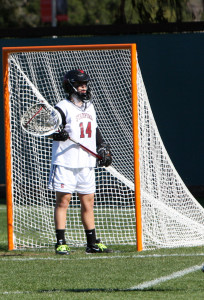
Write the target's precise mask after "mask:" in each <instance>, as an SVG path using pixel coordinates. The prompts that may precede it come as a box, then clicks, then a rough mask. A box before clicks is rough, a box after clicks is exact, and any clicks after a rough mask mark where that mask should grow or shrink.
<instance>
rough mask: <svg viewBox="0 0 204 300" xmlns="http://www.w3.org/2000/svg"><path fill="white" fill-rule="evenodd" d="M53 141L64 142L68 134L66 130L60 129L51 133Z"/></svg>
mask: <svg viewBox="0 0 204 300" xmlns="http://www.w3.org/2000/svg"><path fill="white" fill-rule="evenodd" d="M52 137H53V141H59V142H64V141H66V140H68V138H69V134H68V132H67V131H66V130H64V129H62V130H61V131H60V132H55V133H53V136H52Z"/></svg>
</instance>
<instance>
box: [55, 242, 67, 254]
mask: <svg viewBox="0 0 204 300" xmlns="http://www.w3.org/2000/svg"><path fill="white" fill-rule="evenodd" d="M55 253H56V254H60V255H69V254H70V248H69V247H68V246H67V245H58V244H56V245H55Z"/></svg>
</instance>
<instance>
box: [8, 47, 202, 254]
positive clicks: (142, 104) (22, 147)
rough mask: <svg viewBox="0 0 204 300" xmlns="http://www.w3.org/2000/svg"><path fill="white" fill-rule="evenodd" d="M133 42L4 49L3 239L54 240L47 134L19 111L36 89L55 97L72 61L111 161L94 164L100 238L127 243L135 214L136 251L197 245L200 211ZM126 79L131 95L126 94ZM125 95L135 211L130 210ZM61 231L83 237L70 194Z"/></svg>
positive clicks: (20, 244)
mask: <svg viewBox="0 0 204 300" xmlns="http://www.w3.org/2000/svg"><path fill="white" fill-rule="evenodd" d="M132 49H133V48H132V47H131V45H130V46H127V45H124V46H123V45H118V46H117V45H114V46H113V45H109V46H108V45H106V47H103V46H100V45H98V46H97V45H96V46H95V47H94V46H93V47H90V46H89V47H88V46H84V47H79V46H75V47H74V46H72V47H69V46H67V47H63V48H61V47H60V46H58V47H45V48H43V47H28V48H22V49H15V48H13V49H12V48H10V49H4V51H3V55H4V79H5V80H4V86H5V131H6V128H7V127H8V128H9V138H8V137H7V139H6V149H7V150H6V153H7V154H8V153H10V157H11V158H9V155H7V169H9V168H10V171H8V173H7V191H10V194H9V195H11V197H10V198H11V199H7V201H8V204H9V205H8V210H9V211H10V212H9V211H8V216H10V219H9V220H10V221H9V222H10V223H9V226H10V227H11V228H12V229H11V230H10V242H9V243H10V248H15V249H22V248H41V247H49V246H52V247H53V245H54V244H55V242H56V238H55V228H54V206H55V201H56V200H55V193H54V192H52V191H50V190H48V177H49V171H50V163H51V145H52V141H51V140H50V139H48V138H46V137H34V136H31V135H29V134H27V133H25V132H24V131H23V130H22V128H21V126H20V119H21V116H22V115H23V114H24V113H25V112H26V111H27V109H28V108H29V107H31V106H32V105H34V104H36V103H38V102H39V101H40V99H42V98H45V99H46V100H47V101H48V102H49V104H51V105H52V106H54V105H55V104H56V103H58V102H59V101H60V100H62V99H64V98H65V94H64V91H63V89H62V79H63V76H64V74H65V73H66V72H67V71H69V70H71V69H76V68H80V69H84V70H85V71H86V72H87V73H88V74H89V75H90V77H91V88H92V91H93V98H94V106H95V109H96V113H97V121H98V126H99V128H100V130H101V132H102V134H103V136H104V140H105V141H106V142H109V143H110V144H111V147H112V152H113V163H112V166H111V167H108V168H96V169H95V173H96V195H95V208H94V212H95V223H96V232H97V237H100V239H101V240H102V242H103V243H105V244H112V245H113V244H136V243H137V238H136V236H137V237H138V234H136V221H137V223H139V222H141V224H140V225H141V232H140V238H141V240H142V249H144V250H146V249H152V248H158V247H159V248H161V247H168V248H169V247H181V246H197V245H203V244H204V210H203V208H202V206H201V205H200V204H199V203H198V202H197V201H196V200H195V199H194V197H193V196H192V195H191V194H190V193H189V191H188V189H187V188H186V186H185V185H184V183H183V182H182V180H181V178H180V177H179V175H178V173H177V172H176V170H175V168H174V166H173V164H172V162H171V160H170V158H169V156H168V154H167V152H166V150H165V147H164V145H163V143H162V140H161V137H160V135H159V132H158V129H157V126H156V123H155V121H154V117H153V114H152V111H151V108H150V104H149V101H148V97H147V94H146V91H145V86H144V83H143V80H142V76H141V72H140V68H139V64H138V62H137V60H136V52H135V57H134V55H133V52H132V51H133V50H132ZM134 70H135V72H136V74H137V76H136V79H135V81H134V77H133V76H132V73H133V72H134ZM7 71H8V72H7ZM134 87H136V88H137V97H136V98H133V97H132V94H133V88H134ZM134 101H137V103H136V106H137V114H136V115H137V116H138V120H137V129H138V132H139V134H138V139H139V145H138V146H139V148H138V149H139V150H138V151H139V182H140V187H139V194H140V197H139V199H138V202H137V203H138V206H139V204H141V220H136V214H135V211H136V207H135V203H136V202H135V184H134V183H135V168H134V166H135V164H134V159H135V155H134V153H135V151H137V149H136V147H137V145H136V144H135V143H134V142H133V141H134V135H135V134H137V132H136V133H135V132H134V130H133V122H134V120H133V118H132V116H133V105H132V103H133V102H134ZM138 209H139V208H138ZM11 223H12V224H11ZM11 234H12V237H11ZM66 240H67V243H68V244H69V245H75V246H80V245H84V244H85V243H86V238H85V234H84V229H83V226H82V223H81V218H80V202H79V199H78V197H77V195H76V194H73V196H72V201H71V204H70V207H69V210H68V213H67V227H66ZM11 245H12V246H11Z"/></svg>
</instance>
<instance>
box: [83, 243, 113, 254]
mask: <svg viewBox="0 0 204 300" xmlns="http://www.w3.org/2000/svg"><path fill="white" fill-rule="evenodd" d="M96 242H97V241H96ZM112 252H113V250H112V249H109V248H107V247H106V246H105V245H103V244H101V243H96V244H95V245H87V247H86V253H87V254H91V253H112Z"/></svg>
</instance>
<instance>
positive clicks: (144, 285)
mask: <svg viewBox="0 0 204 300" xmlns="http://www.w3.org/2000/svg"><path fill="white" fill-rule="evenodd" d="M202 266H203V265H199V266H197V265H196V266H193V267H191V268H187V269H184V270H181V271H178V272H174V273H172V274H170V275H168V276H162V277H159V278H156V279H154V280H150V281H145V282H143V283H140V284H138V285H136V286H133V287H131V288H130V290H132V291H134V290H144V289H148V288H150V287H152V286H154V285H157V284H159V283H162V282H165V281H168V280H172V279H175V278H178V277H182V276H185V275H187V274H190V273H193V272H195V271H198V270H201V268H202Z"/></svg>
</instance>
